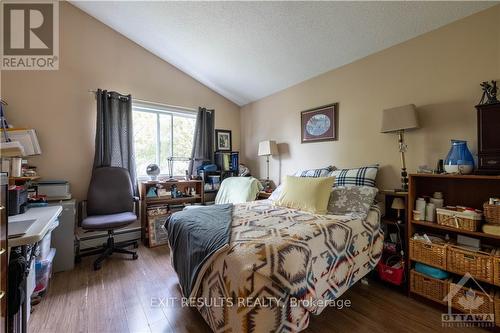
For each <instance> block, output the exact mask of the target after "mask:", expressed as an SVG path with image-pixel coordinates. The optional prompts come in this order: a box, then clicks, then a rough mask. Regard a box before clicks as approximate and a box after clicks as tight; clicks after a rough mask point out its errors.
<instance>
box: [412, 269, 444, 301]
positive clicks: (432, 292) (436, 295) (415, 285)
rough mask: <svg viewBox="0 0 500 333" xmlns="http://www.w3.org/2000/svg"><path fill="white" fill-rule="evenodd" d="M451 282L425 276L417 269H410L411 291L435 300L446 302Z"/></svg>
mask: <svg viewBox="0 0 500 333" xmlns="http://www.w3.org/2000/svg"><path fill="white" fill-rule="evenodd" d="M449 286H450V283H449V281H448V280H438V279H434V278H431V277H428V276H425V275H423V274H421V273H419V272H417V271H415V270H411V271H410V291H411V292H413V293H415V294H418V295H420V296H423V297H426V298H429V299H431V300H433V301H435V302H439V303H441V304H446V300H445V297H446V295H447V294H448V290H449Z"/></svg>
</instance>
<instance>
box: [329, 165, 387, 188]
mask: <svg viewBox="0 0 500 333" xmlns="http://www.w3.org/2000/svg"><path fill="white" fill-rule="evenodd" d="M377 172H378V164H375V165H369V166H365V167H361V168H354V169H338V170H334V171H332V172H331V173H330V176H335V186H371V187H375V185H376V184H375V178H376V177H377Z"/></svg>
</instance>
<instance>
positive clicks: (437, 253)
mask: <svg viewBox="0 0 500 333" xmlns="http://www.w3.org/2000/svg"><path fill="white" fill-rule="evenodd" d="M410 258H411V259H412V260H415V261H418V262H421V263H424V264H427V265H431V266H434V267H437V268H442V269H446V243H444V242H443V243H436V242H435V243H427V242H424V241H421V240H415V239H410Z"/></svg>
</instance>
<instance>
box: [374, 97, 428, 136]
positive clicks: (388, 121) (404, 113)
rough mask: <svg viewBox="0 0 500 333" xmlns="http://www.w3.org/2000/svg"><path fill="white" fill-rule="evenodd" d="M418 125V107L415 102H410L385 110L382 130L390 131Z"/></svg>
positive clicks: (383, 131)
mask: <svg viewBox="0 0 500 333" xmlns="http://www.w3.org/2000/svg"><path fill="white" fill-rule="evenodd" d="M418 127H419V126H418V118H417V109H416V107H415V105H414V104H408V105H404V106H398V107H396V108H392V109H386V110H384V113H383V115H382V129H381V130H380V132H382V133H390V132H397V131H400V130H405V129H411V128H418Z"/></svg>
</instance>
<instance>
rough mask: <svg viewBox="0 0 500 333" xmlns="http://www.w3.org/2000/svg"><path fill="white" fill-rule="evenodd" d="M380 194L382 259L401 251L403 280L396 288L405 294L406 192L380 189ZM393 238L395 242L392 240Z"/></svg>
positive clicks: (406, 281) (406, 287)
mask: <svg viewBox="0 0 500 333" xmlns="http://www.w3.org/2000/svg"><path fill="white" fill-rule="evenodd" d="M380 194H382V195H383V196H384V213H383V215H382V218H381V223H382V227H383V229H384V231H385V240H384V253H383V255H382V259H387V258H390V257H391V256H394V255H401V252H403V255H402V259H403V263H404V280H403V282H402V284H401V285H400V286H399V288H398V289H399V290H400V291H401V292H403V293H405V294H406V293H407V291H408V280H409V270H408V239H407V227H408V223H407V213H408V192H395V191H391V190H387V191H381V192H380ZM395 238H396V242H394V240H395ZM386 246H387V247H386Z"/></svg>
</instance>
